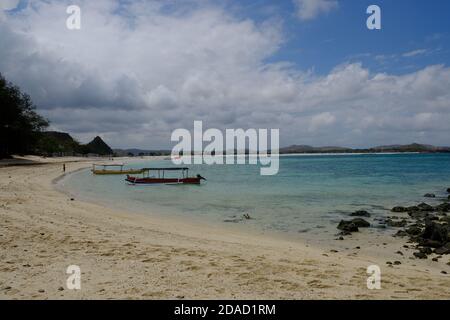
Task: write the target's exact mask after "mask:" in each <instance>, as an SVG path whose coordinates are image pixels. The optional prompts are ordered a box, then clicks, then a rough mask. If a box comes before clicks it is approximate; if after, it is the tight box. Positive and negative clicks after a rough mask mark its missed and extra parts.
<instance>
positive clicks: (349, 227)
mask: <svg viewBox="0 0 450 320" xmlns="http://www.w3.org/2000/svg"><path fill="white" fill-rule="evenodd" d="M337 228H338V229H339V230H342V231H344V232H358V231H359V229H358V226H357V225H356V224H354V223H353V221H344V220H341V222H339V224H338V226H337Z"/></svg>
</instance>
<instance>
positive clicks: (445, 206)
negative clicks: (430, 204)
mask: <svg viewBox="0 0 450 320" xmlns="http://www.w3.org/2000/svg"><path fill="white" fill-rule="evenodd" d="M449 197H450V196H449ZM434 209H435V210H436V211H439V212H450V203H448V202H444V203H441V204H440V205H437V206H436V207H434Z"/></svg>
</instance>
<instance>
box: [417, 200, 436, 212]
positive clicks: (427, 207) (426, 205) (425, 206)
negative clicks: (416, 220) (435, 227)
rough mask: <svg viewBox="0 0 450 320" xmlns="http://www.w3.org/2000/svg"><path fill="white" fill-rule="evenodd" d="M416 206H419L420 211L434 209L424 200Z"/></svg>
mask: <svg viewBox="0 0 450 320" xmlns="http://www.w3.org/2000/svg"><path fill="white" fill-rule="evenodd" d="M417 207H418V208H419V210H420V211H426V212H431V211H434V208H433V207H432V206H430V205H429V204H427V203H425V202H422V203H421V204H419V205H418V206H417Z"/></svg>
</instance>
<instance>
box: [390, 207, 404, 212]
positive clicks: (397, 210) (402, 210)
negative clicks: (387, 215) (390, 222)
mask: <svg viewBox="0 0 450 320" xmlns="http://www.w3.org/2000/svg"><path fill="white" fill-rule="evenodd" d="M391 211H392V212H407V211H408V209H407V208H405V207H394V208H392V209H391Z"/></svg>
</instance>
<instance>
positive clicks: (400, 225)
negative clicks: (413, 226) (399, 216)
mask: <svg viewBox="0 0 450 320" xmlns="http://www.w3.org/2000/svg"><path fill="white" fill-rule="evenodd" d="M386 224H387V225H388V226H389V227H393V228H403V227H405V226H406V224H407V221H406V220H404V219H403V220H401V221H393V220H391V219H388V220H386Z"/></svg>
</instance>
